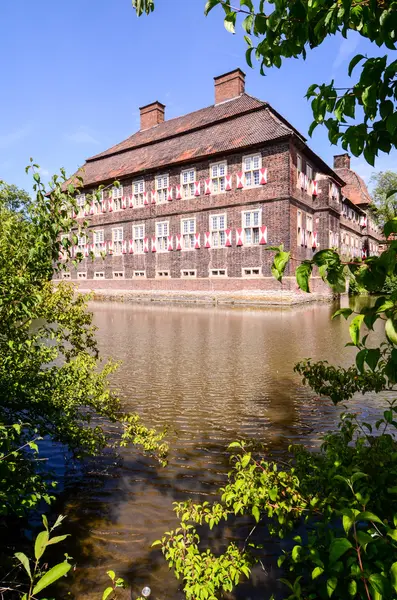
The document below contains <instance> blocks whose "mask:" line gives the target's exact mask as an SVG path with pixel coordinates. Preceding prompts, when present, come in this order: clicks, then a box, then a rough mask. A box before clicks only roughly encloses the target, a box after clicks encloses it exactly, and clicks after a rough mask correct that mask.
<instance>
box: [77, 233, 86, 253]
mask: <svg viewBox="0 0 397 600" xmlns="http://www.w3.org/2000/svg"><path fill="white" fill-rule="evenodd" d="M86 244H87V236H86V234H85V233H83V234H77V244H76V247H77V252H81V254H84V250H85V246H86Z"/></svg>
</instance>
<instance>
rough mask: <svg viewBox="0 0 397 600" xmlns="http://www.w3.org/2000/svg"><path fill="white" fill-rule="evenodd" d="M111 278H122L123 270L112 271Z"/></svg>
mask: <svg viewBox="0 0 397 600" xmlns="http://www.w3.org/2000/svg"><path fill="white" fill-rule="evenodd" d="M113 279H124V271H113Z"/></svg>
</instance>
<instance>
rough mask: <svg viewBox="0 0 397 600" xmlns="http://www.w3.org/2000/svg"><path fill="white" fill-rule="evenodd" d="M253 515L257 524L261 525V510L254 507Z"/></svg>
mask: <svg viewBox="0 0 397 600" xmlns="http://www.w3.org/2000/svg"><path fill="white" fill-rule="evenodd" d="M252 515H253V517H254V519H255V521H256V522H257V523H259V520H260V518H261V513H260V510H259V508H258V507H257V506H253V507H252Z"/></svg>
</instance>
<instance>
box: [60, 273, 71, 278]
mask: <svg viewBox="0 0 397 600" xmlns="http://www.w3.org/2000/svg"><path fill="white" fill-rule="evenodd" d="M62 279H72V276H71V274H70V273H68V272H63V273H62Z"/></svg>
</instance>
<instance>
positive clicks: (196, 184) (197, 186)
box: [194, 181, 201, 196]
mask: <svg viewBox="0 0 397 600" xmlns="http://www.w3.org/2000/svg"><path fill="white" fill-rule="evenodd" d="M200 194H201V184H200V182H199V181H195V182H194V195H195V196H200Z"/></svg>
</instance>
